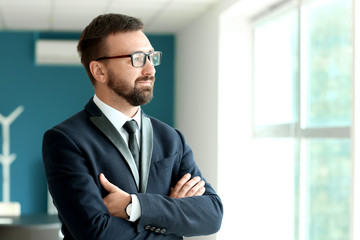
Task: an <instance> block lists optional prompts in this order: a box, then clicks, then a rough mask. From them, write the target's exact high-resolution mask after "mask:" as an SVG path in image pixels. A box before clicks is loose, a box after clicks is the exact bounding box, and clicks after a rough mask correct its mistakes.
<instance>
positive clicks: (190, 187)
mask: <svg viewBox="0 0 360 240" xmlns="http://www.w3.org/2000/svg"><path fill="white" fill-rule="evenodd" d="M99 180H100V183H101V185H102V186H103V187H104V188H105V189H106V190H107V191H108V192H109V194H108V195H107V196H106V197H105V198H103V201H104V203H105V206H106V207H107V209H108V210H109V213H110V214H111V215H113V216H115V217H120V218H123V219H127V218H128V216H127V214H126V212H125V208H126V206H127V205H128V204H129V203H130V201H131V196H130V194H129V193H127V192H125V191H123V190H121V189H120V188H118V187H117V186H115V185H114V184H112V183H111V182H109V181H108V180H107V179H106V177H105V176H104V174H100V176H99ZM204 185H205V182H204V181H203V180H201V178H200V177H198V176H196V177H193V178H191V175H190V174H189V173H187V174H185V175H184V176H183V177H182V178H181V179H180V180H179V181H178V182H177V184H176V185H175V187H174V188H171V189H170V194H169V197H171V198H185V197H193V196H202V195H203V194H204V193H205V190H206V189H205V187H204Z"/></svg>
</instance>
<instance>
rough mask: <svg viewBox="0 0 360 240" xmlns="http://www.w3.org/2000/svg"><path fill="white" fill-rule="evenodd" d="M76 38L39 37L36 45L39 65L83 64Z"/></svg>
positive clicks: (36, 56)
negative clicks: (51, 38)
mask: <svg viewBox="0 0 360 240" xmlns="http://www.w3.org/2000/svg"><path fill="white" fill-rule="evenodd" d="M77 43H78V42H77V41H74V40H45V39H39V40H37V41H36V45H35V62H36V64H38V65H81V62H80V57H79V55H78V52H77V49H76V46H77Z"/></svg>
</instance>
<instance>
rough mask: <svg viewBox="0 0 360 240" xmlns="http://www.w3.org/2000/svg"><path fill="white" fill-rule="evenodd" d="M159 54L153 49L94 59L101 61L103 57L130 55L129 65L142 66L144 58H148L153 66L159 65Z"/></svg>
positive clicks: (125, 56)
mask: <svg viewBox="0 0 360 240" xmlns="http://www.w3.org/2000/svg"><path fill="white" fill-rule="evenodd" d="M161 55H162V52H160V51H154V52H150V53H144V52H134V53H132V54H129V55H120V56H113V57H100V58H98V59H96V60H95V61H101V60H105V59H115V58H127V57H131V65H132V66H133V67H143V66H145V63H146V58H147V59H149V61H150V63H151V64H152V65H153V66H159V65H160V63H161Z"/></svg>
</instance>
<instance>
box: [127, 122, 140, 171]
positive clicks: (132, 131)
mask: <svg viewBox="0 0 360 240" xmlns="http://www.w3.org/2000/svg"><path fill="white" fill-rule="evenodd" d="M136 125H137V123H136V122H135V120H130V121H127V122H126V123H125V124H124V129H125V130H126V131H127V132H128V134H129V143H128V146H129V149H130V152H131V154H132V155H133V157H134V161H135V164H136V167H137V169H138V170H139V169H140V168H139V167H140V157H139V155H140V151H139V145H138V143H137V140H136Z"/></svg>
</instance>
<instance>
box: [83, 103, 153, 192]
mask: <svg viewBox="0 0 360 240" xmlns="http://www.w3.org/2000/svg"><path fill="white" fill-rule="evenodd" d="M85 109H86V110H87V111H88V112H89V113H90V115H91V116H90V121H91V122H92V123H93V124H94V125H95V126H96V127H97V128H98V129H99V130H100V131H101V132H103V133H104V134H105V136H106V137H107V138H108V139H109V140H110V141H111V142H112V144H113V145H114V146H115V147H116V148H117V149H118V150H119V152H120V153H121V154H122V155H123V157H124V159H125V161H126V162H127V164H128V165H129V167H130V170H131V173H132V175H133V177H134V179H135V182H136V186H137V188H138V190H139V191H140V192H142V193H144V192H146V189H147V183H148V179H149V172H150V165H151V157H152V151H153V128H152V125H151V120H150V118H148V117H146V116H145V114H144V113H143V112H142V113H141V124H142V126H141V146H140V149H141V150H140V151H141V154H140V157H141V160H140V170H139V171H138V169H137V167H136V164H135V161H134V159H133V157H132V155H131V152H130V150H129V148H128V146H127V144H126V143H125V141H124V139H123V138H122V137H121V135H120V134H119V132H118V131H117V130H116V128H115V127H114V125H112V123H111V122H110V121H109V119H107V117H106V116H105V115H104V114H103V113H102V112H101V111H100V109H99V108H98V107H97V106H96V104H95V103H94V102H93V100H92V99H91V100H90V101H89V103H88V104H87V105H86V106H85ZM139 172H140V176H141V178H140V176H139Z"/></svg>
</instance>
